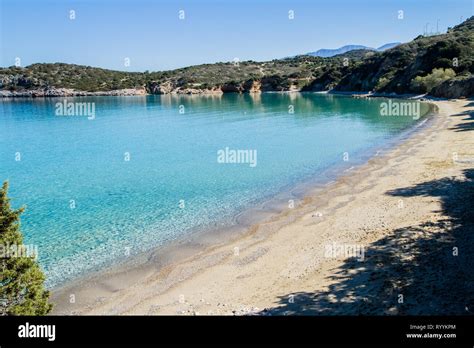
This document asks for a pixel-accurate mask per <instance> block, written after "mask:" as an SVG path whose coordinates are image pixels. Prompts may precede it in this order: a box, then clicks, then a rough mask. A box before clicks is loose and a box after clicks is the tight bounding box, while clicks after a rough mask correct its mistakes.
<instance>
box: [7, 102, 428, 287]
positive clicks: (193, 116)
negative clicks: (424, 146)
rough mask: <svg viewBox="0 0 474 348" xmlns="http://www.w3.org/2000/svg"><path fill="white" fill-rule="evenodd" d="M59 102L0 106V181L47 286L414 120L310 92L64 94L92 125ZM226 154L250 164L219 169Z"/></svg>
mask: <svg viewBox="0 0 474 348" xmlns="http://www.w3.org/2000/svg"><path fill="white" fill-rule="evenodd" d="M62 100H63V99H54V98H53V99H46V100H45V99H38V100H36V99H30V100H12V101H0V180H2V181H3V180H6V179H8V180H9V181H10V196H11V197H12V198H13V205H14V206H15V207H18V206H21V205H26V206H27V209H26V212H25V213H24V215H23V217H22V231H23V233H24V235H25V243H26V244H35V245H37V246H38V250H39V261H40V263H41V265H42V267H43V269H44V270H45V272H46V274H47V278H48V281H47V284H48V285H49V286H53V285H56V284H58V283H61V282H62V281H64V280H67V279H71V278H73V277H76V276H78V275H80V274H83V273H84V272H87V271H90V270H93V269H97V268H99V267H102V266H104V265H107V264H111V263H114V262H116V261H118V260H123V259H124V258H125V256H126V255H128V254H129V253H130V254H131V255H133V254H136V253H139V252H141V251H145V250H149V249H151V248H153V247H156V246H159V245H162V244H163V243H165V242H166V241H170V240H173V239H176V238H178V237H182V236H185V235H186V233H189V232H190V231H191V230H195V229H199V228H207V227H210V226H216V225H218V224H225V223H227V222H229V221H231V219H232V217H234V216H235V215H236V214H237V213H238V212H240V211H242V210H244V209H248V208H251V207H252V206H254V205H255V204H257V203H259V202H262V201H263V200H265V199H268V198H270V197H272V196H273V195H276V194H277V193H279V192H281V191H282V190H284V189H286V188H288V187H290V186H291V185H293V184H296V183H299V182H302V181H305V180H307V179H308V178H311V177H315V176H317V175H318V173H322V171H323V170H325V169H327V168H328V167H330V166H334V165H338V164H340V163H341V162H342V161H343V153H344V152H347V153H348V154H349V161H348V163H349V164H350V163H351V162H353V163H356V162H357V159H358V158H360V156H362V155H363V154H364V153H366V152H367V151H368V149H370V148H374V147H376V146H382V145H383V144H385V143H386V142H387V141H388V140H390V139H392V138H393V137H394V136H396V135H397V134H400V132H402V131H403V130H406V129H407V128H409V127H410V125H413V124H414V123H416V121H414V120H413V119H412V118H411V117H402V116H380V112H379V111H380V103H381V102H383V101H386V100H384V99H372V100H366V99H353V98H346V97H338V96H330V95H317V94H277V93H269V94H262V95H257V96H250V95H236V94H226V95H224V96H204V97H203V96H198V97H190V96H147V97H141V96H140V97H87V98H67V101H69V102H73V101H79V102H91V103H95V119H93V120H89V119H88V118H87V117H86V116H57V115H55V110H56V108H55V104H56V103H58V102H61V101H62ZM180 106H182V107H181V111H184V113H180ZM291 106H292V107H293V108H294V113H293V114H292V113H290V112H289V110H290V111H291ZM183 107H184V109H183ZM427 111H428V106H426V105H422V106H421V113H422V114H425V113H426V112H427ZM226 147H228V148H229V149H235V150H239V149H240V150H247V149H248V150H256V151H257V162H256V163H257V165H256V166H254V167H252V166H250V165H249V163H240V164H231V163H219V162H218V160H217V152H218V150H221V149H225V148H226ZM127 152H128V153H129V154H130V160H129V161H126V160H125V159H126V158H125V153H127ZM18 153H19V155H20V156H21V160H19V161H17V160H16V159H18V156H17V158H15V156H16V155H18ZM72 200H73V201H74V204H75V207H73V208H71V203H72ZM181 200H183V201H184V208H183V202H182V201H181ZM180 203H181V206H180Z"/></svg>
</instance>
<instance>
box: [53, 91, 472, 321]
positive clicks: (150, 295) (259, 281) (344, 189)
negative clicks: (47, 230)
mask: <svg viewBox="0 0 474 348" xmlns="http://www.w3.org/2000/svg"><path fill="white" fill-rule="evenodd" d="M467 103H468V101H467V100H464V101H463V100H460V101H435V102H434V104H435V105H437V106H438V108H439V114H438V115H437V116H435V117H434V120H433V122H432V124H431V125H430V127H426V128H424V129H422V130H421V131H420V132H415V133H414V134H413V135H412V136H410V137H408V138H407V139H405V140H404V141H403V142H402V143H401V144H399V145H398V146H395V147H394V148H391V149H388V151H387V152H388V153H387V154H384V155H381V156H376V157H373V158H371V159H370V160H369V161H368V162H367V163H366V164H363V165H361V166H358V167H357V168H354V169H352V171H351V172H350V174H348V175H342V176H341V177H340V178H339V179H338V180H336V181H335V182H334V183H330V184H328V185H326V186H325V187H320V188H318V189H317V190H313V191H310V192H309V193H308V194H307V196H306V198H305V199H304V202H303V203H302V204H301V205H300V206H297V207H295V208H294V209H286V210H284V211H283V212H281V213H279V214H278V215H276V216H267V218H266V219H262V220H260V221H262V222H260V223H257V224H254V225H253V226H252V227H250V229H249V230H248V231H242V230H241V231H240V233H229V234H226V236H225V237H226V240H224V239H222V240H218V239H215V237H216V234H215V233H213V234H212V236H211V234H209V236H207V238H208V239H206V238H204V239H203V238H202V236H200V237H199V238H200V239H199V241H198V240H191V241H187V244H185V245H183V244H182V243H181V244H180V243H177V244H176V245H175V248H170V249H168V252H169V254H166V253H161V251H162V250H163V249H159V250H155V251H153V252H152V253H150V254H148V255H142V256H141V258H140V257H139V258H137V259H136V260H135V261H134V262H132V263H129V264H127V265H126V266H125V267H121V268H119V269H111V270H107V271H105V272H101V273H99V274H94V275H91V276H90V277H87V278H82V279H80V280H78V281H73V282H70V283H67V284H65V285H64V286H62V287H59V288H57V289H53V297H52V300H53V302H54V303H55V304H56V308H55V309H54V311H53V314H248V313H257V312H260V311H261V310H263V309H264V308H267V309H268V308H273V307H275V305H277V304H278V300H277V299H278V298H280V297H281V296H280V294H291V293H296V292H300V291H303V290H308V291H309V290H311V291H314V290H315V289H314V287H317V288H319V289H320V290H323V289H326V288H327V287H328V286H330V285H331V281H330V280H328V279H327V276H328V275H331V274H332V271H331V270H333V269H334V267H336V268H337V267H338V265H339V266H340V265H341V264H342V263H343V262H344V261H345V259H340V258H327V257H324V255H323V253H324V249H325V247H326V248H327V245H328V243H329V244H330V243H333V242H334V241H337V242H338V243H342V244H347V245H352V244H357V243H359V244H361V245H367V244H369V243H371V242H373V241H374V240H376V239H377V238H382V237H383V236H385V235H387V234H390V231H391V228H390V227H387V226H390V225H393V226H392V227H393V228H392V230H393V229H394V228H395V227H396V226H397V224H400V223H401V222H403V220H404V219H400V218H399V217H397V216H396V214H395V213H394V212H391V213H390V214H389V215H394V214H395V215H394V216H390V218H391V219H392V220H393V221H392V220H390V219H387V220H386V221H385V220H384V219H381V220H380V219H379V220H377V218H376V217H371V218H370V219H368V220H365V219H364V217H361V216H363V215H364V214H367V213H370V212H373V211H374V208H375V212H377V211H378V210H380V209H377V205H375V206H373V205H374V204H375V203H374V202H372V201H370V200H369V202H370V204H368V206H367V204H362V203H364V199H366V198H364V197H365V196H367V195H368V196H370V195H372V196H373V197H372V198H374V197H376V198H377V199H380V198H378V197H379V196H381V194H380V191H381V190H383V187H386V188H385V191H387V190H393V189H396V188H397V182H396V180H395V179H396V176H397V175H396V174H395V175H394V174H393V173H392V174H390V172H395V171H397V170H400V169H399V168H397V166H400V165H401V166H406V167H407V168H411V167H415V163H407V162H410V160H411V161H412V162H413V161H414V159H413V153H415V152H419V151H422V152H423V151H425V152H426V153H427V154H431V155H432V156H434V154H435V153H438V154H441V153H443V156H444V157H443V158H446V151H447V149H445V148H439V145H440V144H435V145H433V144H432V143H436V141H435V140H436V139H435V138H436V137H439V136H441V135H443V134H444V136H447V135H446V134H451V133H452V132H449V129H447V128H446V127H448V126H449V125H451V126H452V125H456V124H457V123H459V122H463V121H462V120H460V118H459V117H458V118H450V117H451V116H449V115H454V114H459V113H461V112H463V111H465V110H464V105H465V104H467ZM456 122H457V123H456ZM438 133H439V134H438ZM461 134H463V135H464V139H463V140H462V141H463V142H464V143H465V142H466V141H468V140H469V138H466V136H467V134H466V133H461ZM425 136H429V137H433V140H431V146H430V143H429V142H428V143H427V144H425V145H423V146H422V147H418V148H415V149H414V150H413V149H412V147H411V146H410V144H413V143H415V144H416V143H421V144H423V141H425V142H426V140H422V138H423V137H425ZM453 146H454V145H453ZM408 150H409V151H408ZM468 150H470V151H471V152H469V153H468V155H467V157H469V156H470V157H472V158H474V153H472V151H473V150H474V149H472V147H471V148H470V149H469V147H468ZM403 151H408V152H404V153H403V155H402V154H400V153H401V152H403ZM452 152H456V151H452ZM457 152H458V153H462V151H457ZM448 153H449V152H448ZM397 154H398V155H397ZM404 156H405V157H404ZM463 156H464V155H463ZM419 166H420V164H419V163H418V167H419ZM453 166H454V168H450V170H451V171H453V173H454V171H455V170H457V171H461V170H462V169H466V167H468V166H469V163H467V164H466V163H465V164H463V163H462V162H459V163H454V164H453ZM471 167H472V165H471ZM410 171H411V172H412V173H410V172H409V173H408V175H407V176H408V177H407V178H404V179H405V181H407V182H410V180H412V181H416V180H415V177H418V176H419V175H421V174H420V172H419V171H416V170H415V169H412V170H410ZM381 172H385V174H383V175H382V174H380V173H381ZM434 175H435V174H433V176H434ZM394 176H395V178H394ZM383 181H386V182H385V183H383ZM354 193H357V196H355V194H354ZM384 198H385V197H384ZM377 199H375V201H376V200H377ZM383 203H384V204H385V205H386V204H387V202H385V201H384V202H383ZM397 204H399V199H396V200H395V204H394V206H395V207H397ZM354 205H355V206H356V207H358V208H357V209H359V210H361V211H362V212H361V215H359V216H358V218H357V216H356V217H354V216H353V217H352V220H351V218H350V215H351V214H350V210H349V211H347V209H348V207H350V206H354ZM385 208H386V209H388V208H387V207H385ZM423 209H425V208H420V209H419V210H420V212H421V211H423ZM395 211H396V212H400V211H403V209H400V208H396V209H395ZM379 213H380V214H382V213H383V214H387V212H386V211H384V212H380V211H379ZM417 213H418V212H416V213H415V215H416V214H417ZM383 214H382V215H383ZM420 214H421V213H420ZM383 216H384V217H385V215H383ZM418 218H420V217H418ZM415 220H416V219H415ZM352 221H354V222H355V223H354V224H355V225H360V226H362V225H367V224H368V225H370V223H371V222H373V223H374V224H375V225H374V226H375V227H374V226H371V227H370V228H369V230H370V231H371V232H373V233H372V234H370V235H368V234H367V233H366V232H367V231H366V230H364V229H360V227H358V228H354V230H356V231H357V233H350V232H348V230H347V225H348V224H349V225H350V224H352ZM374 221H378V222H374ZM381 223H382V224H383V225H381ZM332 225H339V226H346V227H345V228H342V227H341V228H339V229H338V228H337V227H336V228H333V227H332ZM314 226H317V230H318V231H319V233H316V235H315V234H314V233H313V232H314V231H312V229H314ZM325 226H326V228H325ZM367 228H368V227H367ZM332 230H334V231H333V233H331V231H332ZM354 230H352V232H354ZM321 231H323V232H321ZM232 232H235V231H232ZM230 235H232V236H230ZM351 243H352V244H351ZM176 253H181V255H180V261H179V262H174V261H171V260H175V259H174V258H175V257H176ZM310 281H311V283H314V285H313V286H312V287H313V288H312V289H310V288H311V287H310V286H309V282H310ZM268 287H270V288H268ZM71 295H74V303H71V300H70V299H71ZM321 312H324V311H321ZM343 313H344V312H343ZM345 314H350V313H345Z"/></svg>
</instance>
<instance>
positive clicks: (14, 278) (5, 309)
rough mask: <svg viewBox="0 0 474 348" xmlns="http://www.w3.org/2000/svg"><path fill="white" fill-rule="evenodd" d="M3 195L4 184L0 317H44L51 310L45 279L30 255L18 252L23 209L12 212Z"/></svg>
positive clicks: (0, 192)
mask: <svg viewBox="0 0 474 348" xmlns="http://www.w3.org/2000/svg"><path fill="white" fill-rule="evenodd" d="M7 193H8V183H7V182H5V183H3V186H2V188H1V189H0V252H1V255H0V260H1V261H0V315H45V314H48V313H49V312H50V311H51V309H52V305H51V304H50V303H49V302H48V299H49V291H46V290H45V288H44V280H45V276H44V274H43V272H42V271H41V269H40V268H39V266H38V264H37V263H36V261H35V259H34V258H33V257H31V255H25V254H21V253H20V252H19V250H25V249H24V246H23V236H22V234H21V232H20V215H21V213H22V212H23V210H24V209H23V208H20V209H18V210H13V209H12V208H11V207H10V199H9V198H8V196H7ZM21 248H23V249H21Z"/></svg>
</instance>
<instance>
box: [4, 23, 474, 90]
mask: <svg viewBox="0 0 474 348" xmlns="http://www.w3.org/2000/svg"><path fill="white" fill-rule="evenodd" d="M472 52H474V17H471V18H469V19H468V20H466V21H465V22H463V23H462V24H460V25H458V26H456V27H454V28H451V29H449V30H448V32H447V33H446V34H441V35H436V36H428V37H424V36H419V37H417V38H415V39H414V40H413V41H411V42H408V43H405V44H401V45H398V46H396V47H394V48H392V49H389V50H387V51H384V52H374V51H367V50H354V51H350V52H347V53H345V54H342V55H338V56H334V57H331V58H320V57H313V56H296V57H292V58H286V59H276V60H272V61H268V62H254V61H246V62H238V63H231V62H230V63H215V64H203V65H196V66H191V67H186V68H182V69H176V70H170V71H160V72H143V73H142V72H124V71H114V70H107V69H101V68H94V67H89V66H81V65H74V64H64V63H54V64H33V65H30V66H27V67H25V68H20V67H9V68H0V90H4V91H16V92H22V91H29V90H37V89H50V88H69V89H74V90H77V91H88V92H97V91H114V90H119V89H125V88H145V89H146V91H147V92H148V93H171V92H174V93H199V92H202V91H205V90H211V91H216V90H218V91H223V92H249V91H257V90H260V91H286V90H302V91H323V90H335V91H374V92H380V93H400V94H404V93H430V94H432V95H436V96H441V97H442V96H445V97H459V96H472V95H473V94H474V91H473V85H474V82H473V77H472V74H473V72H474V64H473V61H474V55H473V54H472Z"/></svg>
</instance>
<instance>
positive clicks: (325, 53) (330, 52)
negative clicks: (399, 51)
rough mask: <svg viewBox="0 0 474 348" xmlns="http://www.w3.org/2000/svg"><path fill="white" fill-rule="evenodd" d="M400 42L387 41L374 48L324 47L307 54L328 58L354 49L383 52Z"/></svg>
mask: <svg viewBox="0 0 474 348" xmlns="http://www.w3.org/2000/svg"><path fill="white" fill-rule="evenodd" d="M400 44H401V42H391V43H387V44H385V45H382V46H380V47H378V48H372V47H367V46H363V45H346V46H342V47H339V48H335V49H330V48H322V49H320V50H317V51H315V52H309V53H306V55H307V56H314V57H323V58H328V57H334V56H337V55H338V54H344V53H346V52H349V51H354V50H367V51H376V52H383V51H385V50H388V49H390V48H393V47H395V46H398V45H400Z"/></svg>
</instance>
